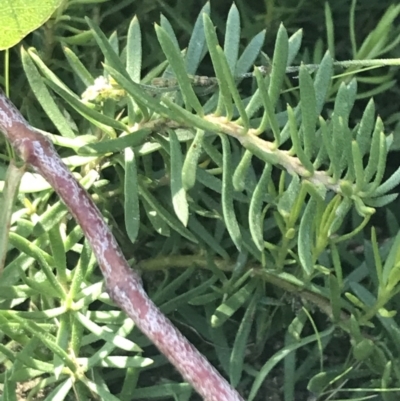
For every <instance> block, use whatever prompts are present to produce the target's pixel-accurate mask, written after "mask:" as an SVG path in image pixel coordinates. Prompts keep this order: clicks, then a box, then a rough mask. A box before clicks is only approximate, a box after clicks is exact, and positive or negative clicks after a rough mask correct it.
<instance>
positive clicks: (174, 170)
mask: <svg viewBox="0 0 400 401" xmlns="http://www.w3.org/2000/svg"><path fill="white" fill-rule="evenodd" d="M168 133H169V144H170V155H171V159H170V160H171V195H172V205H173V207H174V210H175V213H176V215H177V216H178V219H179V220H180V221H181V222H182V224H183V225H184V226H186V225H187V222H188V219H189V205H188V202H187V199H186V191H185V189H184V188H183V185H182V165H183V160H182V159H183V157H182V150H181V144H180V142H179V140H178V137H177V136H176V133H175V131H174V130H168Z"/></svg>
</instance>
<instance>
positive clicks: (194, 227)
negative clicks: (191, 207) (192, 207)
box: [188, 215, 230, 260]
mask: <svg viewBox="0 0 400 401" xmlns="http://www.w3.org/2000/svg"><path fill="white" fill-rule="evenodd" d="M188 227H189V229H190V231H191V232H192V233H194V234H195V235H196V236H197V237H198V238H199V239H200V240H201V241H203V242H204V243H205V244H206V245H208V246H209V247H210V249H211V250H213V251H214V252H215V253H216V254H218V255H220V256H221V257H223V258H224V259H226V260H229V258H230V257H229V254H228V252H227V251H226V250H225V249H224V247H222V246H221V245H220V244H219V242H218V241H216V240H215V238H214V237H213V236H212V235H211V234H210V232H209V230H207V229H206V228H205V227H204V226H203V225H202V224H201V223H200V222H199V221H198V220H197V219H196V217H195V216H194V215H191V216H190V219H189V223H188Z"/></svg>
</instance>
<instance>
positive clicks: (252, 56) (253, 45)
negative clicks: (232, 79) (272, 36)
mask: <svg viewBox="0 0 400 401" xmlns="http://www.w3.org/2000/svg"><path fill="white" fill-rule="evenodd" d="M264 41H265V30H263V31H261V32H260V33H258V34H257V35H256V36H254V38H253V39H251V41H250V43H249V44H248V45H247V46H246V47H245V49H244V51H243V53H242V54H241V55H240V57H239V60H238V61H237V63H236V68H235V73H234V76H240V75H241V74H244V73H246V72H247V71H249V69H250V68H252V66H253V65H254V63H255V61H256V59H257V57H258V55H259V54H260V51H261V49H262V47H263V45H264Z"/></svg>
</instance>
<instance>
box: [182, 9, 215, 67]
mask: <svg viewBox="0 0 400 401" xmlns="http://www.w3.org/2000/svg"><path fill="white" fill-rule="evenodd" d="M203 14H207V15H210V3H209V2H207V3H206V4H205V5H204V6H203V8H202V9H201V10H200V13H199V15H198V17H197V19H196V22H195V24H194V28H193V32H192V35H191V37H190V40H189V46H188V48H187V52H186V56H185V62H186V71H187V72H188V74H190V75H194V74H196V72H197V68H198V66H199V64H200V61H201V59H202V58H203V56H204V51H205V49H206V37H205V34H204V23H203Z"/></svg>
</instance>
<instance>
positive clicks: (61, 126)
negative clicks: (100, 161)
mask: <svg viewBox="0 0 400 401" xmlns="http://www.w3.org/2000/svg"><path fill="white" fill-rule="evenodd" d="M21 60H22V66H23V68H24V71H25V74H26V77H27V78H28V81H29V84H30V86H31V88H32V91H33V93H34V94H35V96H36V99H37V100H38V101H39V103H40V105H41V106H42V108H43V110H44V111H45V112H46V114H47V115H48V117H49V118H50V120H51V121H52V122H53V124H54V125H55V126H56V128H57V129H58V130H59V132H60V134H61V135H62V136H65V137H67V138H75V136H76V135H75V133H74V132H73V131H72V129H71V127H70V125H69V123H68V121H67V120H66V118H65V117H64V115H63V114H62V113H61V111H60V109H59V108H58V106H57V105H56V103H55V101H54V100H53V98H52V97H51V95H50V92H49V90H48V89H47V88H46V85H45V84H44V83H43V78H42V77H41V75H40V74H39V72H38V70H37V68H36V67H35V65H34V64H33V62H32V59H31V57H30V56H29V55H28V53H27V52H26V50H25V49H24V48H23V47H22V46H21Z"/></svg>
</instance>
